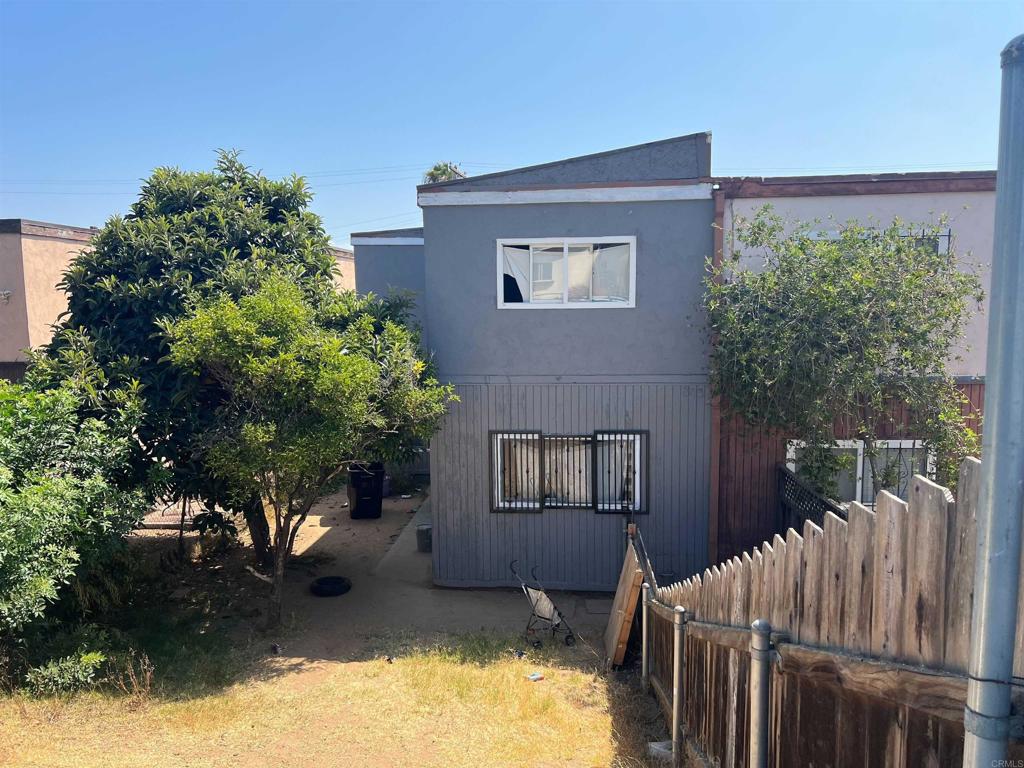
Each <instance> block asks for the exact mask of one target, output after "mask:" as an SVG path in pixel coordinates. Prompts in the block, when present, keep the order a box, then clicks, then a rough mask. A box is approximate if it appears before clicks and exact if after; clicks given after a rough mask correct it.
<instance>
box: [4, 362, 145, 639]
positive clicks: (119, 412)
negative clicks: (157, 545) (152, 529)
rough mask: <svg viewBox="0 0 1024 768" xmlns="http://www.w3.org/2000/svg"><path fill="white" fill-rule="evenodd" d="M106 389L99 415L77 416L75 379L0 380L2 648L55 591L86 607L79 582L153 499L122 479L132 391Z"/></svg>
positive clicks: (133, 415)
mask: <svg viewBox="0 0 1024 768" xmlns="http://www.w3.org/2000/svg"><path fill="white" fill-rule="evenodd" d="M107 396H108V398H109V402H108V403H107V407H106V409H105V413H106V414H107V418H106V419H104V420H102V421H101V420H99V419H96V418H84V419H83V418H82V417H81V415H80V414H81V410H82V407H83V403H84V400H85V397H86V396H85V394H84V393H83V392H82V391H81V390H80V389H79V388H77V387H75V386H72V385H65V386H62V387H60V388H59V389H55V390H50V391H45V392H36V391H32V390H30V389H28V388H26V387H24V386H21V385H14V384H9V383H6V382H3V381H0V657H2V656H7V657H8V658H10V656H11V648H12V646H13V645H14V644H15V643H16V642H17V641H18V639H19V638H20V637H21V632H22V630H24V629H25V627H26V626H27V625H29V624H30V623H31V622H33V621H35V620H37V619H40V618H41V617H43V615H44V614H45V613H46V612H47V611H48V610H49V609H50V607H51V606H52V605H53V604H54V603H55V602H56V601H57V600H58V598H59V597H62V596H63V598H65V599H66V601H70V602H71V603H74V604H75V606H74V607H75V608H76V609H78V612H79V613H81V612H82V611H85V610H87V609H88V608H89V605H88V597H89V595H87V594H85V592H84V591H83V590H82V588H81V587H82V585H83V584H85V583H86V582H87V580H88V579H89V578H90V576H91V575H92V574H94V573H95V572H96V571H98V570H100V569H102V568H103V567H104V566H105V565H106V564H107V563H108V562H109V561H110V559H111V557H112V556H113V555H114V554H115V553H116V552H117V551H118V550H119V549H120V548H121V547H122V546H123V541H122V539H123V536H124V534H126V533H127V532H129V531H130V530H132V529H133V528H134V527H135V526H136V525H137V524H138V522H139V520H140V519H141V518H142V515H143V514H144V513H145V511H146V510H147V509H148V507H149V505H150V503H151V501H152V497H151V496H150V495H149V494H148V493H147V491H146V486H144V485H143V486H139V485H132V486H126V485H125V482H124V481H125V479H126V478H125V473H124V467H125V464H126V462H128V461H129V459H130V457H131V454H132V451H133V450H134V442H135V441H134V437H133V433H134V431H135V426H136V424H137V423H138V419H139V415H140V407H139V402H138V398H137V397H135V396H134V395H133V394H131V393H125V392H116V393H108V395H107ZM4 651H6V653H5V652H4Z"/></svg>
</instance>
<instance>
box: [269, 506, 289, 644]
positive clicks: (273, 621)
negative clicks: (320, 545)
mask: <svg viewBox="0 0 1024 768" xmlns="http://www.w3.org/2000/svg"><path fill="white" fill-rule="evenodd" d="M287 560H288V521H287V520H282V521H281V522H280V523H279V524H278V528H277V530H276V531H275V532H274V582H273V586H272V587H271V590H270V604H269V605H268V606H267V627H268V628H274V627H279V626H280V625H281V606H282V603H283V602H284V566H285V563H286V562H287Z"/></svg>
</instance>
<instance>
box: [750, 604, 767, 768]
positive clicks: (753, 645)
mask: <svg viewBox="0 0 1024 768" xmlns="http://www.w3.org/2000/svg"><path fill="white" fill-rule="evenodd" d="M750 629H751V632H750V768H767V766H768V685H769V680H770V676H769V675H770V672H771V666H770V662H771V634H772V625H771V624H769V623H768V622H767V621H765V620H764V619H758V620H757V621H755V622H754V623H753V624H751V625H750Z"/></svg>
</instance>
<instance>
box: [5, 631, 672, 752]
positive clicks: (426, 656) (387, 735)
mask: <svg viewBox="0 0 1024 768" xmlns="http://www.w3.org/2000/svg"><path fill="white" fill-rule="evenodd" d="M507 641H508V638H501V637H483V636H478V637H471V638H460V639H458V640H456V641H455V642H450V643H447V644H445V645H443V646H438V647H434V648H429V649H416V648H411V649H409V650H408V651H407V652H406V653H405V654H404V655H401V656H397V657H396V658H394V660H393V662H391V663H389V662H388V661H387V660H386V659H384V658H383V657H381V658H375V659H369V660H365V661H352V662H322V663H317V664H313V665H310V666H308V667H307V668H305V669H302V670H299V671H293V670H287V671H286V670H277V671H275V670H273V669H271V670H269V671H268V674H267V676H266V677H265V678H264V679H262V680H257V681H250V682H246V683H241V684H237V685H234V686H232V687H230V688H228V689H226V690H225V691H224V692H223V693H220V694H217V695H211V696H206V697H202V698H193V699H185V700H181V701H173V700H161V699H159V698H158V697H153V698H151V699H150V700H148V701H146V702H143V703H141V704H135V705H133V704H131V703H130V702H129V701H127V700H126V699H124V698H116V697H112V696H100V695H89V696H79V697H77V698H75V699H72V700H70V701H64V702H62V701H57V700H45V701H39V700H31V699H27V698H15V699H5V700H3V701H2V703H0V763H2V764H4V765H12V766H89V767H92V766H97V767H98V766H150V767H151V768H162V767H163V766H229V765H239V766H246V767H247V768H259V767H261V766H370V767H374V768H375V767H376V766H409V767H410V768H411V767H412V766H473V767H474V768H477V767H478V766H639V765H646V764H647V763H646V761H644V760H643V758H642V755H643V751H644V743H645V741H646V739H647V738H648V737H649V736H650V733H649V732H648V731H649V729H650V728H652V727H653V728H655V729H656V728H657V727H658V726H657V722H658V715H657V712H655V711H654V710H653V704H652V702H651V700H650V698H649V697H646V696H643V695H642V694H640V692H639V690H638V689H637V687H636V684H635V680H634V678H623V679H622V680H620V679H618V678H615V677H608V676H605V675H602V674H600V673H598V672H597V671H596V668H595V667H594V666H593V665H592V664H590V663H589V662H587V663H580V661H579V654H578V653H576V652H574V651H566V650H562V649H557V650H555V649H552V650H551V651H542V652H540V653H539V654H536V655H531V656H530V657H527V658H525V659H517V658H515V657H514V656H513V655H512V654H510V653H507V652H505V651H504V649H503V648H502V647H501V646H502V645H503V644H504V643H505V642H507ZM535 671H539V672H542V673H543V674H544V676H545V679H544V680H542V681H540V682H530V681H528V680H527V679H526V676H527V675H528V674H530V673H531V672H535Z"/></svg>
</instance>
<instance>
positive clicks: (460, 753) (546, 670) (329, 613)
mask: <svg viewBox="0 0 1024 768" xmlns="http://www.w3.org/2000/svg"><path fill="white" fill-rule="evenodd" d="M421 501H422V499H417V498H413V499H408V500H402V499H391V500H389V501H387V502H385V509H384V515H383V517H382V518H381V519H379V520H363V521H353V520H349V519H348V515H347V510H346V509H345V508H344V506H342V505H343V502H344V496H343V495H342V494H336V495H334V496H330V497H328V498H327V499H325V500H324V502H323V503H321V504H320V505H319V507H318V509H317V510H316V511H317V514H316V515H315V516H313V517H311V520H310V521H309V522H308V523H307V525H306V527H305V528H304V529H303V530H302V532H301V533H300V536H299V540H298V543H297V552H300V553H302V555H303V557H304V558H306V561H305V563H304V564H299V567H297V568H296V569H295V570H294V571H291V572H290V575H289V585H290V590H291V591H290V593H289V595H288V599H287V605H288V606H289V612H290V615H291V619H290V627H289V628H288V629H287V630H286V631H283V632H277V633H266V632H263V631H261V630H259V629H257V624H258V621H259V619H258V616H254V615H253V612H254V611H257V609H259V608H260V607H261V606H262V605H263V601H264V600H265V585H264V584H263V583H262V582H260V581H258V580H257V579H255V578H253V577H252V576H251V574H249V573H247V572H246V571H245V569H244V566H245V565H246V564H247V563H248V559H247V555H246V554H245V553H244V552H243V551H241V550H235V551H233V552H230V553H227V554H226V555H222V556H218V557H217V558H216V559H215V560H213V561H212V562H208V563H205V564H195V565H194V566H191V567H190V566H184V567H182V568H181V569H179V570H177V571H174V572H172V573H169V574H164V573H163V572H162V571H158V573H157V578H158V583H157V587H156V588H155V589H150V590H149V591H148V592H147V593H146V594H148V595H149V601H148V603H146V604H145V605H137V606H136V608H135V614H134V615H133V617H132V618H133V621H132V623H131V625H130V626H122V628H123V629H125V630H126V631H128V632H129V634H130V635H131V637H132V638H133V642H134V643H135V644H136V645H137V647H138V648H139V649H140V651H143V652H145V653H146V654H147V655H148V657H149V658H150V659H151V660H152V661H153V663H154V664H155V667H156V669H155V673H154V676H153V687H152V690H151V692H150V693H149V695H148V696H147V697H145V698H144V699H142V700H136V701H132V700H130V699H129V698H127V697H124V696H115V695H112V694H109V693H104V694H100V693H92V694H85V695H78V696H76V697H74V698H71V699H69V700H63V701H62V700H54V699H49V700H39V699H32V698H28V697H26V696H20V695H19V696H15V697H13V698H12V697H3V696H0V766H46V767H47V768H49V767H51V766H52V767H54V768H56V767H58V766H59V767H61V768H66V767H69V766H76V768H77V767H79V766H81V767H82V768H99V767H100V766H104V767H106V766H110V767H114V766H116V767H118V768H121V767H124V768H128V767H129V766H130V767H131V768H165V767H166V768H170V767H171V766H174V767H175V768H179V767H181V766H204V767H205V766H211V767H212V766H216V767H217V768H228V767H232V766H239V767H240V768H263V767H264V766H266V767H267V768H270V767H271V766H273V768H292V767H294V768H300V767H301V768H320V767H321V766H324V767H325V768H330V767H332V766H345V767H346V768H349V767H351V768H361V767H362V766H366V767H367V768H385V767H390V766H398V767H399V768H419V767H420V766H426V767H429V766H438V767H440V766H444V767H445V768H448V767H449V766H451V767H454V768H458V767H459V766H467V767H469V766H472V768H496V767H500V766H509V767H512V766H516V767H517V768H518V767H519V766H522V767H523V768H527V767H529V768H536V767H538V766H581V767H584V768H589V767H590V766H603V767H607V766H616V767H626V766H629V767H630V768H632V766H641V765H647V764H648V763H647V761H646V759H645V757H644V754H645V750H646V742H647V741H648V740H657V739H664V738H665V729H664V725H663V720H662V718H661V716H660V713H659V712H658V711H657V707H656V704H655V703H654V700H653V698H652V697H651V696H649V695H647V694H644V693H642V692H641V691H640V688H639V681H638V675H636V674H635V672H632V673H622V674H621V675H618V674H612V675H608V674H605V673H603V672H602V671H601V670H600V666H599V663H598V661H599V660H598V658H597V654H596V653H594V652H593V651H591V650H590V649H589V648H588V646H587V644H586V642H585V639H587V638H590V639H591V641H593V642H599V640H598V638H600V633H601V630H602V629H603V622H604V621H605V620H606V619H605V617H603V616H598V617H597V618H596V619H592V620H591V623H590V625H588V626H575V629H576V630H577V631H578V632H582V637H583V638H584V641H581V642H580V643H579V644H577V645H576V646H575V647H573V648H567V647H565V646H564V645H562V644H560V643H552V642H548V643H547V644H546V645H545V647H544V648H542V649H540V650H534V649H532V648H529V647H528V646H527V645H526V644H525V643H524V641H523V638H522V636H521V634H520V632H521V627H522V625H523V623H524V621H525V619H526V614H527V612H528V607H527V604H526V601H525V600H524V599H523V597H522V595H521V594H519V593H517V592H516V591H513V590H443V589H435V588H433V587H432V585H431V584H430V581H429V571H426V570H425V571H424V573H423V574H422V576H423V578H419V577H414V578H413V579H412V580H411V581H410V580H408V579H404V580H403V578H397V577H391V578H384V577H382V576H380V575H378V574H376V573H375V572H374V568H375V567H376V564H377V563H378V562H379V561H380V560H381V557H382V556H383V555H384V553H385V552H387V551H388V550H389V548H390V547H391V546H392V541H394V540H395V538H396V537H397V536H398V535H399V533H400V532H401V531H402V530H403V529H405V527H406V526H407V525H408V522H409V520H410V517H411V512H410V510H411V509H412V508H413V506H414V505H417V504H418V503H421ZM135 543H136V544H137V545H138V547H139V549H140V551H142V552H149V554H148V555H147V556H146V558H144V562H150V563H152V562H158V561H159V555H160V553H161V552H166V551H168V549H172V548H173V547H174V545H175V538H174V536H173V534H171V535H169V536H161V535H155V534H154V535H146V536H145V537H140V539H139V540H138V541H137V542H135ZM150 550H152V551H150ZM420 562H423V563H424V564H426V563H428V562H429V559H428V560H421V561H420ZM320 573H341V574H345V575H347V576H349V577H350V578H351V580H352V583H353V588H352V591H351V592H350V593H349V594H348V595H345V596H344V597H341V598H338V599H336V600H335V599H331V600H327V601H324V600H321V599H320V598H316V597H312V596H311V595H310V594H309V590H308V583H309V579H310V578H311V577H312V576H313V575H319V574H320ZM161 584H163V586H161ZM563 598H564V599H566V600H570V601H575V602H576V604H581V601H582V598H571V597H569V596H564V595H563V596H561V597H560V598H559V599H563ZM566 604H568V605H571V604H572V603H571V602H570V603H566ZM574 616H575V614H574ZM586 618H587V617H586V616H585V615H582V614H581V615H580V619H581V620H583V619H586ZM595 621H596V623H595ZM271 643H279V644H280V645H282V646H283V650H282V651H281V653H280V655H271V654H270V653H269V651H270V646H271ZM513 648H521V649H527V648H529V649H528V651H527V655H526V657H525V658H517V656H516V655H515V654H514V653H513V652H512V651H511V650H510V649H513ZM389 657H390V658H392V659H393V661H392V662H388V661H387V658H389ZM532 672H541V673H542V674H543V675H544V676H545V679H544V680H543V681H541V682H536V683H534V682H530V681H528V680H527V679H526V676H527V675H529V674H530V673H532Z"/></svg>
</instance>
